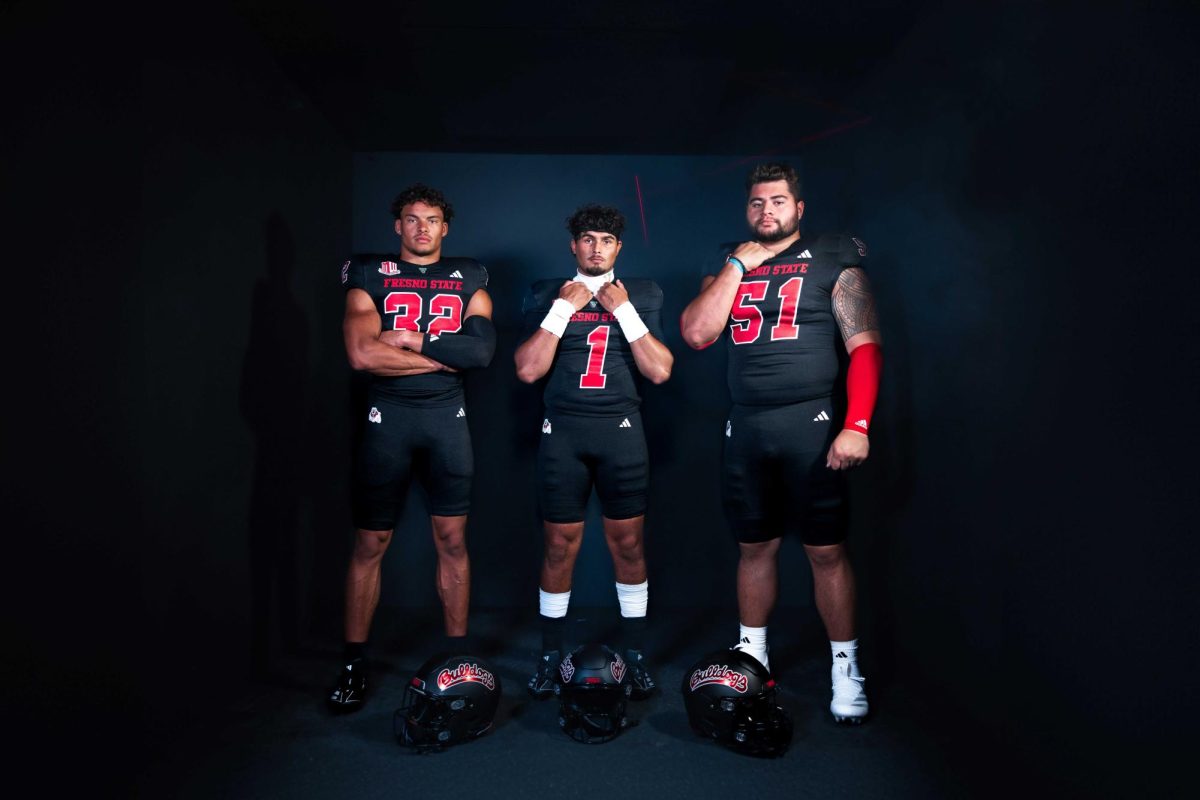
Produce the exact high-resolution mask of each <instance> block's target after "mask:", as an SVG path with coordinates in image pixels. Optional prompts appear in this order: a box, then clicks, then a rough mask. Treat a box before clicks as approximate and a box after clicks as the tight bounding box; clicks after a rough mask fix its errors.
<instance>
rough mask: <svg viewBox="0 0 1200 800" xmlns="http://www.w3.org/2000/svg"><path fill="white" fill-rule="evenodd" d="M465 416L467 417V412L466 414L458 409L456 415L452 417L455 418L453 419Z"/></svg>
mask: <svg viewBox="0 0 1200 800" xmlns="http://www.w3.org/2000/svg"><path fill="white" fill-rule="evenodd" d="M466 415H467V412H466V411H463V410H462V409H461V408H460V409H459V410H458V413H457V414H455V415H454V416H455V418H458V417H465V416H466Z"/></svg>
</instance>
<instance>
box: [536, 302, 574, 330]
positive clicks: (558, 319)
mask: <svg viewBox="0 0 1200 800" xmlns="http://www.w3.org/2000/svg"><path fill="white" fill-rule="evenodd" d="M574 313H575V306H573V305H571V303H570V302H568V301H566V300H563V299H562V298H561V297H560V298H558V299H557V300H555V301H554V304H553V305H551V306H550V310H549V311H548V312H547V313H546V318H545V319H543V320H542V327H543V328H545V329H546V330H548V331H550V332H551V333H553V334H554V335H555V336H557V337H558V338H559V339H561V338H562V335H563V331H565V330H566V329H567V323H568V322H570V321H571V316H572V315H573V314H574Z"/></svg>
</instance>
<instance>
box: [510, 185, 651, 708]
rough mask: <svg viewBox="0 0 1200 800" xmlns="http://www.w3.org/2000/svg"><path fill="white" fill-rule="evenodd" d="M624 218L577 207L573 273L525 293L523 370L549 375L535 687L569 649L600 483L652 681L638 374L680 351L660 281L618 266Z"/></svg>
mask: <svg viewBox="0 0 1200 800" xmlns="http://www.w3.org/2000/svg"><path fill="white" fill-rule="evenodd" d="M624 228H625V218H624V217H623V216H622V215H621V213H620V212H619V211H618V210H617V209H615V208H609V207H605V206H599V205H587V206H583V207H582V208H580V209H579V210H578V211H576V212H575V214H573V215H572V216H571V217H570V218H569V219H568V220H567V229H568V230H569V231H570V233H571V253H572V254H573V255H574V256H575V263H576V272H575V275H574V277H572V278H571V279H570V280H567V281H563V280H561V279H550V280H543V281H539V282H537V283H535V284H534V285H533V287H532V290H531V292H530V294H529V296H528V297H527V298H526V300H525V303H524V313H525V320H526V328H527V329H528V330H529V331H530V333H529V336H528V338H527V339H526V340H525V341H524V342H523V343H522V344H521V346H520V347H518V348H517V352H516V366H517V376H518V377H519V378H520V379H521V380H522V381H524V382H526V383H533V382H535V381H537V380H540V379H541V378H543V377H545V376H546V375H549V379H548V380H547V381H546V389H545V394H544V396H543V399H544V402H545V419H544V420H543V421H542V437H541V444H540V446H539V448H538V460H537V472H538V497H539V501H540V506H541V512H542V519H543V523H544V534H545V551H544V558H543V560H542V571H541V582H540V584H541V585H540V587H539V589H538V608H539V611H540V618H541V624H542V657H541V660H540V661H539V663H538V667H537V669H536V671H535V673H534V675H533V677H532V678H530V680H529V685H528V688H529V691H530V692H531V693H532V694H533V695H534V696H536V697H545V696H547V695H549V694H550V693H551V692H552V691H553V685H554V684H553V675H554V670H555V669H556V668H557V666H558V663H559V660H560V658H561V656H562V654H563V652H564V650H563V641H562V639H563V630H562V629H563V624H564V622H565V620H566V615H567V606H568V603H569V602H570V599H571V575H572V572H573V570H574V567H575V558H576V556H577V555H578V553H579V547H580V544H581V543H582V541H583V519H584V511H585V509H586V506H587V501H588V497H589V496H590V494H591V490H592V487H593V486H594V487H595V489H596V494H597V495H598V497H599V499H600V507H601V511H602V514H603V521H604V537H605V540H606V542H607V544H608V549H609V552H610V553H611V555H612V560H613V570H614V572H615V573H616V588H617V600H618V603H619V604H620V608H621V628H622V638H623V639H624V642H623V647H624V651H625V661H626V662H627V664H628V666H629V674H630V677H631V681H632V684H633V692H634V694H633V696H634V697H635V698H637V699H641V698H644V697H646V696H648V695H650V694H651V693H652V692H653V691H654V690H655V689H656V686H655V683H654V680H653V679H652V678H651V677H650V673H649V672H648V671H647V669H646V665H645V660H644V655H643V650H644V634H645V621H646V606H647V602H648V598H649V588H648V587H649V584H648V582H647V580H646V559H645V555H644V552H643V547H642V529H643V523H644V520H645V513H646V489H647V484H648V482H649V464H648V457H647V452H646V437H645V434H644V432H643V428H642V417H641V414H640V413H639V408H640V406H641V394H640V391H641V383H642V380H643V378H644V379H646V380H649V381H650V382H651V383H655V384H659V383H662V382H664V381H666V380H667V379H668V378H669V377H671V367H672V364H673V363H674V357H673V356H672V355H671V351H670V350H668V349H667V348H666V346H665V345H664V344H663V343H662V331H661V323H660V317H661V312H662V290H661V289H659V288H658V286H657V285H656V284H655V283H654V282H653V281H650V280H644V279H638V278H623V279H618V278H617V277H616V274H615V272H614V266H615V264H616V260H617V255H618V254H619V253H620V252H621V232H622V231H623V230H624Z"/></svg>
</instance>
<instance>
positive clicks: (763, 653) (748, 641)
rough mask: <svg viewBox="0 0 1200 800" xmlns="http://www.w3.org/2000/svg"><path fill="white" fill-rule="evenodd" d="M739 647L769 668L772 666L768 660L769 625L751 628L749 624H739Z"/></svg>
mask: <svg viewBox="0 0 1200 800" xmlns="http://www.w3.org/2000/svg"><path fill="white" fill-rule="evenodd" d="M738 629H739V631H738V639H739V640H738V649H739V650H741V651H742V652H743V653H747V654H749V655H752V656H754V657H755V658H757V659H758V660H759V663H761V664H762V665H763V666H764V667H766V668H767V669H770V668H771V664H770V662H769V661H768V660H767V626H766V625H764V626H762V627H761V628H751V627H750V626H748V625H741V624H739V625H738Z"/></svg>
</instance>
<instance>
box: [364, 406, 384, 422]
mask: <svg viewBox="0 0 1200 800" xmlns="http://www.w3.org/2000/svg"><path fill="white" fill-rule="evenodd" d="M367 420H368V421H369V422H374V423H375V424H380V423H382V422H383V415H382V414H380V413H379V409H378V408H376V407H375V406H371V410H370V411H369V412H367Z"/></svg>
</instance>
